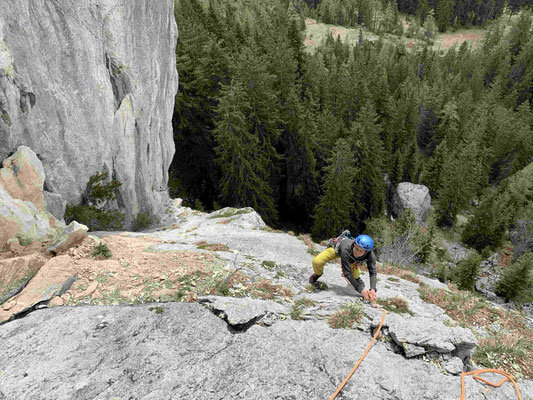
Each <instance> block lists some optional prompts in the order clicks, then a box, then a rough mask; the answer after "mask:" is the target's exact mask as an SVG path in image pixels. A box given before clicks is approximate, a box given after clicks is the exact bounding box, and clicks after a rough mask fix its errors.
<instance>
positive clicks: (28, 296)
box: [0, 256, 76, 324]
mask: <svg viewBox="0 0 533 400" xmlns="http://www.w3.org/2000/svg"><path fill="white" fill-rule="evenodd" d="M71 262H72V260H71V258H70V257H68V256H58V257H55V258H52V259H50V260H48V261H47V262H46V263H45V264H44V265H43V266H42V267H41V268H40V269H39V271H38V272H37V274H36V275H35V276H34V277H33V278H32V279H31V281H30V282H29V283H28V284H27V286H26V287H25V288H24V290H23V291H22V292H21V293H20V294H18V295H16V296H15V297H13V298H11V299H10V300H9V301H7V302H6V303H4V305H3V307H2V309H0V324H1V323H2V322H6V321H9V320H11V319H13V318H14V317H15V316H16V315H18V314H21V313H24V312H26V311H28V310H30V309H32V308H34V307H35V306H38V305H40V304H47V303H48V302H49V301H50V300H51V299H52V298H53V297H55V296H61V295H62V294H63V293H65V292H66V291H67V290H69V289H70V287H71V286H72V284H73V283H74V282H75V280H76V277H75V276H73V274H72V272H71V271H70V270H71V268H69V264H70V263H71Z"/></svg>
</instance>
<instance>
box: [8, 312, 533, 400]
mask: <svg viewBox="0 0 533 400" xmlns="http://www.w3.org/2000/svg"><path fill="white" fill-rule="evenodd" d="M159 307H161V308H159ZM369 340H370V337H369V335H368V334H366V333H364V332H360V331H357V330H345V329H339V330H332V329H330V328H329V327H328V326H327V325H326V324H325V323H324V322H320V321H317V322H312V321H293V320H286V321H278V322H277V323H275V324H274V325H273V326H271V327H262V326H260V325H258V324H256V325H253V326H252V327H251V328H250V329H248V330H247V331H246V332H244V333H232V332H231V331H230V330H229V329H228V328H227V325H226V322H224V321H223V320H222V319H220V318H218V317H217V316H215V315H213V314H212V313H211V312H210V311H209V310H207V309H206V308H205V307H203V306H202V305H200V304H198V303H195V304H181V303H170V304H164V305H159V306H158V307H154V305H142V306H136V307H132V306H121V307H99V306H98V307H78V308H69V307H58V308H54V309H46V310H39V311H36V312H33V313H32V314H30V315H28V316H27V317H26V318H24V319H20V320H16V321H13V322H11V323H9V324H7V325H4V326H2V327H1V328H0V342H1V343H2V346H3V351H2V352H1V353H0V365H1V366H2V367H1V368H2V373H1V374H0V398H2V399H10V400H11V399H30V398H31V399H37V400H38V399H56V400H62V399H69V400H70V399H94V400H104V399H112V398H119V399H122V398H124V399H131V400H137V399H154V400H156V399H157V400H160V399H176V400H177V399H191V400H192V399H225V400H230V399H295V400H296V399H325V398H329V397H330V396H331V395H332V394H333V393H334V392H335V390H336V388H337V387H338V385H339V384H340V383H341V382H342V380H343V379H344V378H345V377H346V375H347V374H348V373H349V371H350V370H351V368H352V367H353V365H354V364H355V362H356V361H357V360H358V359H359V357H360V356H361V354H362V352H363V350H364V348H365V347H366V345H367V344H368V342H369ZM520 389H521V391H522V393H526V394H527V393H533V392H532V391H531V389H533V387H532V386H531V383H530V382H521V383H520ZM466 391H467V395H468V399H471V400H482V399H483V400H496V399H499V400H501V399H515V398H516V394H515V393H514V389H513V388H512V386H511V385H508V384H506V385H503V386H502V387H500V388H497V389H492V390H488V391H487V390H485V387H484V385H482V384H480V383H478V382H475V381H474V380H473V379H471V378H467V379H466ZM460 392H461V389H460V378H459V377H457V376H450V375H444V374H442V373H441V372H440V371H439V370H438V369H437V368H436V367H435V366H433V365H431V364H429V363H422V362H412V361H409V360H407V359H405V358H404V357H403V356H401V355H398V354H395V353H393V352H391V351H390V350H388V348H387V347H386V345H385V344H384V343H381V342H377V343H375V345H374V347H373V348H372V350H371V351H370V353H369V355H368V356H367V357H366V358H365V360H364V361H363V363H362V364H361V366H360V367H359V369H358V370H357V372H356V373H355V374H354V376H353V377H352V378H351V380H350V381H349V382H348V384H347V385H346V387H345V388H344V389H343V391H342V392H341V394H340V395H339V397H338V398H339V399H361V400H362V399H389V400H390V399H419V400H424V399H426V400H435V399H436V400H439V399H440V400H452V399H458V398H459V397H460ZM485 392H488V393H485ZM526 398H527V397H526Z"/></svg>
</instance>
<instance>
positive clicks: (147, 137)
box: [0, 0, 178, 225]
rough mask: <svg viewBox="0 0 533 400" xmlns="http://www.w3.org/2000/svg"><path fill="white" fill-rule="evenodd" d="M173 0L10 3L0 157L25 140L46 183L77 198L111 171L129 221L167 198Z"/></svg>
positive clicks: (0, 38)
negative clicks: (97, 175)
mask: <svg viewBox="0 0 533 400" xmlns="http://www.w3.org/2000/svg"><path fill="white" fill-rule="evenodd" d="M173 7H174V2H173V1H172V0H160V1H150V0H136V1H120V0H82V1H77V0H76V1H74V0H59V1H54V2H53V3H51V2H49V1H45V0H35V1H18V0H4V1H3V2H2V12H1V13H0V138H1V140H0V160H1V159H3V158H5V157H6V156H7V155H9V154H11V153H12V152H13V150H14V149H16V148H17V147H18V146H20V145H23V144H24V145H27V146H29V147H30V148H31V149H32V150H33V151H35V152H36V153H37V154H38V156H39V158H40V159H41V160H42V163H43V166H44V171H45V175H46V182H45V189H46V190H47V191H49V192H52V193H57V194H60V195H61V196H62V198H63V199H64V200H65V201H66V202H67V203H68V204H76V203H79V201H80V199H81V194H82V193H83V191H84V189H85V187H86V184H87V181H88V179H89V177H90V176H91V175H94V174H95V173H96V172H108V173H109V176H110V177H111V176H113V177H115V178H117V179H118V180H120V181H121V182H122V183H123V185H122V187H121V189H120V194H119V196H118V204H119V206H120V207H121V208H122V210H123V211H125V212H126V217H127V221H126V222H127V225H128V224H129V223H130V222H131V221H132V219H133V217H134V216H135V215H136V214H137V213H138V212H144V213H155V212H156V211H157V209H158V208H159V207H160V205H161V203H162V201H164V200H166V198H168V194H167V181H168V166H169V165H170V162H171V160H172V157H173V154H174V143H173V139H172V127H171V117H172V113H173V106H174V96H175V93H176V91H177V87H178V75H177V72H176V60H175V51H174V49H175V46H176V40H177V27H176V23H175V19H174V13H173Z"/></svg>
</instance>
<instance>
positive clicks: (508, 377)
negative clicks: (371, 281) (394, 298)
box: [329, 304, 522, 400]
mask: <svg viewBox="0 0 533 400" xmlns="http://www.w3.org/2000/svg"><path fill="white" fill-rule="evenodd" d="M375 305H376V307H377V308H378V309H379V310H380V311H383V316H382V317H381V322H380V323H379V326H378V329H377V330H376V333H374V337H373V338H372V340H371V341H370V343H369V344H368V346H367V348H366V350H365V352H364V353H363V355H362V356H361V358H360V359H359V361H357V364H355V366H354V367H353V368H352V370H351V371H350V373H349V374H348V376H347V377H346V379H344V381H342V383H341V384H340V386H339V387H338V388H337V390H336V391H335V393H334V394H333V396H331V397H330V399H329V400H333V399H335V397H337V395H338V394H339V393H340V391H341V390H342V388H343V387H344V386H345V385H346V383H348V380H349V379H350V378H351V377H352V375H353V374H354V372H355V371H356V370H357V368H359V364H361V362H363V360H364V359H365V357H366V355H367V354H368V352H369V350H370V348H371V347H372V344H373V343H374V341H375V340H376V338H377V336H378V335H379V332H380V331H381V327H382V326H383V321H385V315H386V314H387V312H386V311H385V310H384V309H382V308H381V307H380V306H378V305H377V304H375ZM487 372H492V373H495V374H499V375H503V379H502V380H501V381H499V382H497V383H494V382H490V381H488V380H486V379H483V378H481V377H479V376H478V375H481V374H484V373H487ZM467 375H473V377H474V379H476V380H478V381H480V382H485V383H486V384H488V385H491V386H494V387H500V386H501V385H503V384H504V382H506V381H508V380H509V381H511V382H512V383H513V385H514V388H515V389H516V394H517V395H518V400H522V396H521V395H520V390H518V385H517V384H516V382H515V380H514V379H513V376H512V375H511V374H509V373H508V372H505V371H500V370H497V369H478V370H475V371H471V372H463V373H462V374H461V400H464V398H465V376H467Z"/></svg>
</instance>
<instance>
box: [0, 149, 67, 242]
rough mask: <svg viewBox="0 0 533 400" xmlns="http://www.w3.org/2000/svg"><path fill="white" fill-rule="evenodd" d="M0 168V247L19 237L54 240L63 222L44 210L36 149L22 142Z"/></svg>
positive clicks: (40, 172)
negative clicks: (22, 144)
mask: <svg viewBox="0 0 533 400" xmlns="http://www.w3.org/2000/svg"><path fill="white" fill-rule="evenodd" d="M3 166H4V167H3V168H2V169H1V170H0V249H2V248H3V249H7V248H8V247H9V244H8V241H9V240H10V239H12V238H14V237H17V238H18V241H19V244H20V245H22V246H25V245H27V244H29V243H31V242H33V241H45V240H53V239H55V238H57V237H58V236H59V234H60V233H61V232H62V231H63V228H64V227H63V225H62V224H61V222H59V221H58V220H57V219H55V218H54V217H53V216H52V215H51V214H49V213H48V212H47V211H46V210H45V205H44V197H43V182H44V172H43V171H44V170H43V167H42V164H41V162H40V161H39V159H38V158H37V156H36V155H35V153H34V152H33V151H32V150H31V149H29V148H28V147H25V146H21V147H20V148H19V149H18V150H17V152H16V153H15V154H13V155H12V156H11V157H9V158H8V159H6V160H4V163H3Z"/></svg>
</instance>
